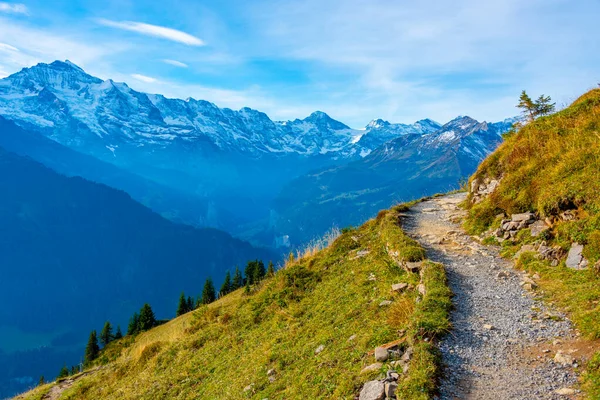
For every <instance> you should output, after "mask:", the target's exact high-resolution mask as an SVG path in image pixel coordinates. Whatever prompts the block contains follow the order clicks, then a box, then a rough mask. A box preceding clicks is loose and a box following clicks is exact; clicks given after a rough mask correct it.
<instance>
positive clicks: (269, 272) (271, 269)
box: [267, 261, 275, 277]
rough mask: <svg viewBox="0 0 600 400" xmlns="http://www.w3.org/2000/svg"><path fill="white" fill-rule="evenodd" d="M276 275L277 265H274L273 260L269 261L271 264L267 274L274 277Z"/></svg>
mask: <svg viewBox="0 0 600 400" xmlns="http://www.w3.org/2000/svg"><path fill="white" fill-rule="evenodd" d="M273 275H275V266H274V265H273V261H269V266H268V267H267V276H268V277H272V276H273Z"/></svg>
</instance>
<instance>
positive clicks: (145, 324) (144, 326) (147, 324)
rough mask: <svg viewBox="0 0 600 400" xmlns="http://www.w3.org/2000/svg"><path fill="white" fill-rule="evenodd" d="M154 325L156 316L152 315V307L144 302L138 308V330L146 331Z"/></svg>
mask: <svg viewBox="0 0 600 400" xmlns="http://www.w3.org/2000/svg"><path fill="white" fill-rule="evenodd" d="M155 326H156V317H155V316H154V311H152V307H150V304H148V303H146V304H144V305H143V306H142V309H141V310H140V320H139V329H140V332H144V331H147V330H148V329H152V328H154V327H155Z"/></svg>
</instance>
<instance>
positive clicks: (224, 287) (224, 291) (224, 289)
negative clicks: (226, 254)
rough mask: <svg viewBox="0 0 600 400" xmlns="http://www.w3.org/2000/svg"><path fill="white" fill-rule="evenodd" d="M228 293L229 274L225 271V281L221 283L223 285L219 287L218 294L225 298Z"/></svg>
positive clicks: (229, 289) (229, 287)
mask: <svg viewBox="0 0 600 400" xmlns="http://www.w3.org/2000/svg"><path fill="white" fill-rule="evenodd" d="M229 292H231V274H230V273H229V271H227V272H226V273H225V280H224V281H223V285H221V291H220V292H219V293H220V294H221V296H225V295H226V294H227V293H229Z"/></svg>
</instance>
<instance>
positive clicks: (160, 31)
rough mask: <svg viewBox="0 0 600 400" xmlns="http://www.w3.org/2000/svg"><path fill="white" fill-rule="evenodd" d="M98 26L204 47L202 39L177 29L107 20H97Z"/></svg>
mask: <svg viewBox="0 0 600 400" xmlns="http://www.w3.org/2000/svg"><path fill="white" fill-rule="evenodd" d="M97 21H98V23H99V24H101V25H104V26H108V27H111V28H117V29H122V30H125V31H131V32H137V33H141V34H142V35H146V36H154V37H158V38H162V39H168V40H172V41H174V42H178V43H183V44H186V45H188V46H204V45H205V43H204V41H203V40H202V39H200V38H197V37H196V36H192V35H190V34H189V33H185V32H182V31H178V30H177V29H172V28H167V27H164V26H158V25H151V24H145V23H143V22H135V21H111V20H108V19H103V18H101V19H98V20H97Z"/></svg>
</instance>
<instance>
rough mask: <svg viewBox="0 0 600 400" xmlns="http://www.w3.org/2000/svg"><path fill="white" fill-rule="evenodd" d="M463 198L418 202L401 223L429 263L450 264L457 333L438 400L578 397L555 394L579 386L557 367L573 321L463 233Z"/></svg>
mask: <svg viewBox="0 0 600 400" xmlns="http://www.w3.org/2000/svg"><path fill="white" fill-rule="evenodd" d="M464 199H465V195H464V194H463V193H459V194H454V195H449V196H444V197H439V198H435V199H432V200H428V201H425V202H422V203H419V204H417V205H416V206H414V207H413V208H412V209H411V210H410V211H408V212H407V213H406V216H405V218H404V219H403V222H402V224H403V228H404V230H405V231H406V232H407V233H408V234H409V235H411V236H412V237H413V238H415V239H417V240H418V241H419V242H420V243H421V244H422V245H423V246H424V247H425V249H426V250H427V253H428V258H429V259H431V260H433V261H436V262H439V263H442V264H444V266H445V268H446V272H447V275H448V280H449V285H450V288H451V289H452V291H453V292H454V299H453V302H454V307H455V309H454V311H453V313H452V316H451V321H452V325H453V330H452V332H451V333H450V334H448V335H446V337H444V338H443V339H442V340H441V341H440V342H439V348H440V350H441V353H442V356H443V361H444V377H443V378H442V381H441V386H440V396H439V399H440V400H446V399H527V400H532V399H546V400H547V399H566V398H575V397H574V396H571V397H569V396H564V395H560V394H557V393H556V391H557V390H559V389H563V388H570V387H573V386H574V385H575V384H576V382H577V375H576V372H575V369H574V368H573V366H571V365H569V366H566V365H562V364H560V363H557V362H555V361H553V357H554V355H555V352H556V349H557V346H558V347H560V343H563V342H567V341H569V340H573V339H575V335H574V333H573V330H572V327H571V324H570V322H569V321H568V319H567V318H566V316H565V315H563V314H561V313H558V312H556V311H555V310H552V309H549V308H548V306H546V305H545V304H544V303H542V302H541V301H540V300H537V299H536V298H535V294H533V293H530V292H528V291H526V290H525V289H523V288H522V287H521V283H522V281H523V274H522V273H520V272H518V271H516V270H514V269H513V268H512V266H513V265H512V262H510V261H508V260H505V259H502V258H501V257H500V256H499V252H498V248H497V247H495V246H483V245H480V244H479V243H478V242H476V241H475V240H473V239H472V238H471V237H470V236H468V235H466V234H465V233H464V231H463V230H462V229H461V227H460V225H459V223H458V221H459V220H460V219H461V218H462V216H463V215H464V212H463V211H462V210H461V209H460V208H459V207H458V204H459V203H460V202H461V201H463V200H464ZM550 349H552V350H550ZM565 352H567V349H565ZM544 353H547V354H546V355H540V354H544ZM575 366H576V365H575Z"/></svg>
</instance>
